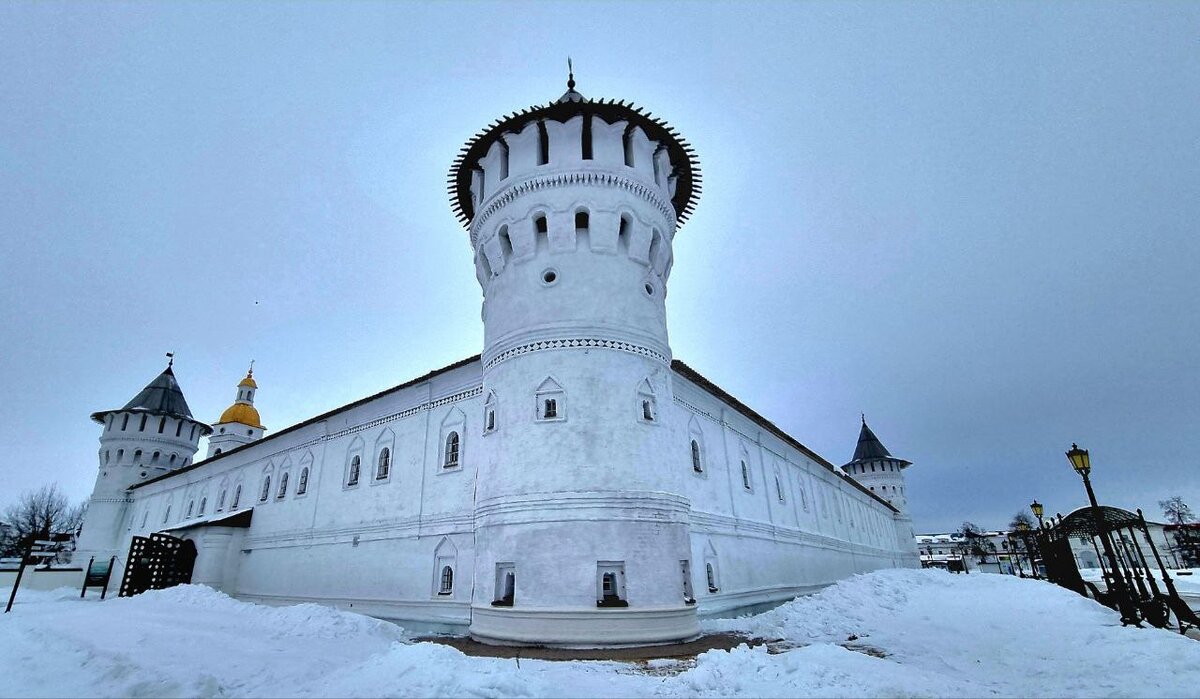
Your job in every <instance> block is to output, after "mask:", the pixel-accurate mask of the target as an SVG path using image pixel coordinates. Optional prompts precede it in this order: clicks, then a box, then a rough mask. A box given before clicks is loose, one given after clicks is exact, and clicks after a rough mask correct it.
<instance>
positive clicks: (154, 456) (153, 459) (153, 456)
mask: <svg viewBox="0 0 1200 699" xmlns="http://www.w3.org/2000/svg"><path fill="white" fill-rule="evenodd" d="M159 454H160V452H157V451H156V452H154V453H153V454H151V455H150V463H152V464H156V463H158V457H159Z"/></svg>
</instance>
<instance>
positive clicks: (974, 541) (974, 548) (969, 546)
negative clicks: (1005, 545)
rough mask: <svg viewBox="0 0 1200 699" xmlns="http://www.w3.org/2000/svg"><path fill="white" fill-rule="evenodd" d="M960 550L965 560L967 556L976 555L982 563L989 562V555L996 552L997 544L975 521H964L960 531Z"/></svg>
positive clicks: (958, 533)
mask: <svg viewBox="0 0 1200 699" xmlns="http://www.w3.org/2000/svg"><path fill="white" fill-rule="evenodd" d="M956 533H957V535H958V551H959V554H961V555H962V556H963V558H964V560H965V558H966V556H968V555H971V556H975V557H976V558H977V559H978V561H979V562H980V563H987V562H988V560H987V559H988V556H991V555H994V554H995V553H996V545H995V544H993V543H992V542H991V540H990V539H989V538H988V536H987V534H986V533H984V531H983V529H981V528H980V527H979V525H978V524H975V523H974V522H963V523H962V527H960V528H959V530H958V532H956Z"/></svg>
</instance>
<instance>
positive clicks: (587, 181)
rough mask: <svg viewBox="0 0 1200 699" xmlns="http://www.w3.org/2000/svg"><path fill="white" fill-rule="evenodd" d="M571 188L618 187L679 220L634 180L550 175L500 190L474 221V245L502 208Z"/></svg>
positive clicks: (594, 175) (578, 173) (596, 175)
mask: <svg viewBox="0 0 1200 699" xmlns="http://www.w3.org/2000/svg"><path fill="white" fill-rule="evenodd" d="M571 185H586V186H600V187H616V188H619V189H624V190H626V191H628V192H630V193H632V194H634V195H636V196H639V197H641V198H642V199H645V200H646V201H647V202H648V203H649V204H650V205H651V206H653V207H655V208H656V209H658V212H659V213H660V214H662V215H663V218H665V219H666V220H667V221H674V220H675V218H676V217H675V209H673V208H671V205H670V204H669V203H667V202H666V201H664V200H663V198H662V197H660V196H659V195H658V192H656V191H654V188H652V187H650V186H649V185H647V184H645V183H644V182H640V181H638V180H635V179H633V178H630V177H624V176H622V175H618V174H616V173H613V172H603V171H601V172H592V171H588V170H582V171H575V172H560V173H558V174H555V175H546V176H544V177H532V178H530V179H527V180H522V181H520V182H517V183H515V184H511V185H509V186H508V187H506V188H504V189H502V190H500V191H499V192H497V193H496V194H494V195H492V198H491V199H490V200H489V201H488V204H487V206H485V207H484V208H483V209H482V210H480V212H479V213H478V214H477V215H476V216H475V218H474V219H472V220H471V245H472V246H474V245H476V244H478V242H479V229H480V228H482V227H483V224H484V223H485V222H486V221H487V220H488V219H489V218H491V217H492V215H493V214H495V213H496V212H497V211H499V210H500V209H502V208H504V206H505V205H507V204H508V203H509V202H511V201H513V200H514V199H516V198H517V197H519V196H521V195H522V194H525V193H527V192H534V191H537V190H539V189H551V188H554V187H566V186H571Z"/></svg>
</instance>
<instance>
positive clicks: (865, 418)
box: [862, 413, 867, 425]
mask: <svg viewBox="0 0 1200 699" xmlns="http://www.w3.org/2000/svg"><path fill="white" fill-rule="evenodd" d="M862 421H863V424H864V425H865V424H867V414H866V413H862Z"/></svg>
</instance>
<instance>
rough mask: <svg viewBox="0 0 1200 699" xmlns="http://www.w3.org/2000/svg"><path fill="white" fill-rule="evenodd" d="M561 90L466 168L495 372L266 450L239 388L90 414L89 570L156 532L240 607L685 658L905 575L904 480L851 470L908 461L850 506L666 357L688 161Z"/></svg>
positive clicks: (167, 382)
mask: <svg viewBox="0 0 1200 699" xmlns="http://www.w3.org/2000/svg"><path fill="white" fill-rule="evenodd" d="M568 87H569V89H568V91H567V93H566V94H564V95H563V96H562V97H561V98H560V99H559V100H557V101H555V102H552V103H550V104H548V105H544V106H540V107H533V108H530V109H527V110H525V111H523V112H520V113H518V114H514V115H512V116H510V117H507V118H505V119H502V120H500V121H498V122H494V123H493V124H492V125H490V126H489V127H488V128H486V129H485V130H484V131H483V132H481V133H480V134H478V135H477V136H476V137H475V138H474V139H472V140H471V141H470V142H469V143H468V144H467V147H466V148H464V149H463V152H462V154H461V155H460V157H459V158H458V160H457V161H456V163H455V165H454V167H453V169H452V172H451V177H450V191H451V196H452V200H453V205H454V208H455V210H456V212H457V214H458V215H459V217H460V218H461V220H462V221H463V223H464V224H465V226H466V228H467V232H468V234H469V241H470V244H471V248H472V252H473V256H474V262H475V266H476V273H477V278H478V280H479V283H480V286H481V287H482V290H483V323H484V331H485V341H484V347H483V352H482V354H481V355H480V356H475V357H471V358H469V359H465V360H463V361H461V362H458V363H456V364H453V365H450V366H448V367H445V368H443V369H439V370H437V371H434V372H431V373H430V374H427V375H425V376H422V377H420V378H417V379H415V380H413V381H410V382H408V383H405V384H402V385H400V386H397V387H395V388H391V389H388V390H386V391H383V392H381V393H378V394H376V395H373V396H369V397H367V398H364V399H362V400H359V401H357V402H355V403H351V404H350V405H346V406H344V407H341V408H338V409H337V410H333V411H331V412H328V413H326V414H324V415H318V416H316V417H314V418H312V419H309V420H307V421H305V422H303V423H300V424H298V425H294V426H292V427H288V428H286V429H283V430H280V431H278V432H275V433H274V434H271V435H270V436H264V435H263V432H264V430H265V428H264V427H263V426H262V424H261V422H260V419H259V415H258V413H257V411H256V410H255V409H254V406H253V400H254V391H255V390H256V389H257V384H256V383H255V382H254V379H253V377H252V376H251V375H250V374H247V376H246V378H245V379H243V380H242V382H241V383H240V384H239V385H238V389H237V390H238V393H237V395H238V397H237V400H236V402H235V403H234V405H233V406H231V407H230V408H229V409H228V410H226V411H225V413H224V414H223V415H222V416H221V418H220V419H219V420H218V421H217V423H216V424H215V425H214V427H213V428H210V427H208V426H207V425H205V424H203V423H200V422H198V421H197V420H195V419H194V418H193V417H192V415H191V413H190V411H189V410H188V407H187V404H186V402H185V401H184V399H183V395H182V393H181V392H180V391H179V388H178V384H177V383H176V382H175V378H174V375H173V373H172V368H171V367H168V368H167V370H166V371H165V372H163V374H162V375H161V376H159V377H158V378H157V379H155V381H154V382H152V383H151V384H150V386H148V387H147V388H146V390H144V391H143V392H142V393H141V394H139V395H138V397H136V398H135V399H134V400H133V401H131V402H130V403H129V404H128V405H126V406H125V407H124V408H122V409H120V410H113V411H105V412H99V413H96V414H95V415H94V416H93V418H94V419H95V420H97V421H98V422H100V423H102V424H103V425H104V431H103V433H102V436H101V440H100V441H101V449H100V474H99V476H98V478H97V485H96V491H95V496H94V498H93V505H92V508H91V509H90V510H89V512H88V519H87V521H86V523H85V525H84V528H83V537H84V539H83V541H81V544H80V548H81V549H87V550H88V552H89V553H87V554H83V555H91V553H93V552H94V553H96V554H97V555H100V556H107V555H110V554H116V555H118V556H119V557H121V558H122V559H123V557H124V556H125V552H126V550H127V549H128V547H129V542H130V539H131V537H132V536H134V535H138V536H146V535H148V534H149V533H151V532H156V531H161V532H166V533H168V534H172V535H174V536H177V537H180V538H183V539H185V540H186V541H188V542H191V543H189V544H188V546H192V545H194V546H195V549H196V552H197V557H196V559H195V566H194V570H193V572H192V581H193V582H197V583H205V584H209V585H212V586H214V587H217V588H219V589H222V590H224V591H226V592H228V593H230V594H232V595H235V596H237V597H239V598H242V599H248V600H255V601H261V602H267V603H290V602H308V601H312V602H320V603H324V604H332V605H337V606H340V607H346V608H353V609H354V610H356V611H360V612H363V613H367V614H372V615H375V616H379V617H384V618H390V619H396V620H400V621H402V622H404V623H406V624H408V625H410V626H421V627H437V628H442V629H450V630H459V631H469V633H470V634H471V635H472V636H474V637H476V638H478V639H480V640H483V641H486V642H494V643H510V644H521V643H544V644H561V645H603V644H629V643H653V642H669V641H676V640H680V639H685V638H689V637H692V636H695V635H696V634H697V633H698V632H699V627H698V622H697V620H698V617H699V616H702V615H714V614H726V613H732V612H735V611H742V610H751V609H755V608H760V607H764V606H769V605H773V604H777V603H779V602H780V601H783V600H786V599H789V598H791V597H793V596H795V595H799V594H805V593H808V592H812V591H814V590H817V589H819V588H820V587H822V586H824V585H828V584H829V583H831V582H834V581H836V580H838V579H839V578H843V577H845V576H848V575H851V574H853V573H856V572H864V571H869V570H873V569H877V568H882V567H893V566H909V567H915V566H916V565H917V564H918V563H917V553H916V549H915V546H914V543H913V532H912V526H911V521H910V519H909V517H908V515H907V513H906V506H905V500H904V497H903V493H904V491H903V475H902V468H903V467H905V466H907V465H908V462H907V461H903V460H900V459H896V458H894V457H891V456H890V455H888V454H887V453H886V450H883V454H882V455H880V454H878V453H877V452H871V453H866V454H863V455H862V456H863V458H860V454H858V453H856V455H855V460H854V461H852V462H851V463H850V464H847V466H846V468H847V469H850V470H852V472H854V473H855V474H856V475H859V470H860V469H861V467H862V466H863V465H864V464H865V465H866V466H867V467H868V469H870V468H872V467H874V468H880V469H882V467H883V466H884V465H885V464H886V465H890V466H891V467H892V468H889V470H888V471H887V472H886V473H887V475H886V476H885V475H884V472H883V471H882V470H881V471H879V472H877V475H876V476H873V477H872V476H869V475H868V474H869V473H872V471H867V472H865V473H861V477H863V478H864V480H867V481H870V485H868V486H864V485H861V484H859V483H858V482H857V481H856V480H855V479H854V478H851V477H849V476H847V475H845V474H843V473H842V472H841V471H839V469H837V468H836V467H835V466H834V465H833V464H831V463H830V462H828V461H826V460H825V459H823V458H821V457H820V456H819V455H817V454H816V453H814V452H813V451H811V450H810V449H808V448H806V447H805V446H804V445H802V444H801V443H800V442H798V441H796V440H795V439H793V438H792V437H790V436H788V435H787V434H785V433H784V432H783V431H782V430H780V429H779V428H777V427H776V426H774V425H773V424H772V423H771V422H769V421H767V420H766V419H765V418H763V417H762V416H760V415H758V414H757V413H755V412H754V411H753V410H751V409H750V408H748V407H746V406H745V405H743V404H742V403H740V402H739V401H737V400H736V399H735V398H733V397H732V396H730V395H728V394H727V393H725V392H724V391H722V390H721V389H720V388H718V387H716V386H715V385H713V384H712V383H710V382H708V381H707V380H705V379H704V378H703V377H702V376H700V375H699V374H698V373H696V372H695V371H694V370H692V369H691V368H689V367H688V366H687V365H685V364H683V363H682V362H680V361H678V360H675V359H674V358H673V356H672V352H671V347H670V344H669V342H668V338H667V327H666V313H665V305H664V298H665V296H666V293H667V281H668V279H669V276H670V272H671V267H672V264H673V262H674V254H673V245H674V239H675V233H676V230H677V228H678V226H679V225H680V224H681V223H682V222H683V220H684V219H686V217H687V215H688V214H689V213H690V212H691V210H692V208H693V207H694V206H695V202H696V197H697V196H698V192H699V172H698V169H697V163H696V160H695V158H694V155H693V154H692V152H691V149H690V147H689V146H687V144H686V143H685V142H684V141H683V140H682V139H681V138H680V137H679V136H678V134H676V133H675V132H674V131H673V130H672V129H671V128H670V127H669V126H667V125H666V124H665V123H663V122H662V121H660V120H657V119H652V118H650V117H649V116H648V115H647V114H646V113H644V112H642V111H641V110H640V109H635V108H633V107H632V106H630V105H626V104H625V103H623V102H621V103H617V102H614V101H604V100H595V101H594V100H588V99H585V98H583V96H582V95H580V94H579V93H578V92H576V91H575V90H574V83H573V81H571V82H570V83H568ZM214 428H215V431H214V432H213V434H212V436H211V437H210V446H209V454H208V458H206V459H204V460H203V461H199V462H196V463H191V459H192V456H193V454H194V453H195V451H196V449H197V440H198V439H199V437H200V436H201V435H202V434H208V433H209V432H210V431H211V430H214ZM863 431H864V433H866V434H869V433H870V430H869V429H868V428H867V427H866V424H865V421H864V424H863ZM871 439H874V435H873V434H872V435H871ZM875 441H876V443H878V440H875ZM880 448H882V445H880ZM874 487H881V488H882V487H886V488H888V490H887V491H883V490H881V491H877V492H873V491H872V488H874ZM897 489H898V490H897ZM889 501H890V502H889ZM126 563H127V562H126V561H124V560H121V561H120V564H121V565H124V564H126Z"/></svg>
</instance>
